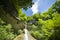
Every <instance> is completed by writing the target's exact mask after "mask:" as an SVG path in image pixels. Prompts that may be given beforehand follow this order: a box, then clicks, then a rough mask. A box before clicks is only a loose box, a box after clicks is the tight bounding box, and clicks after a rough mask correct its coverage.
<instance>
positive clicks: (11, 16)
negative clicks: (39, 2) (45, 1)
mask: <svg viewBox="0 0 60 40" xmlns="http://www.w3.org/2000/svg"><path fill="white" fill-rule="evenodd" d="M27 1H28V2H27ZM32 4H33V2H32V0H0V40H13V39H14V38H15V37H16V36H17V35H18V34H21V33H23V29H24V26H25V22H26V23H27V29H28V30H29V32H30V34H31V35H32V36H33V37H34V38H35V39H37V40H60V1H59V0H57V1H56V2H55V3H54V4H53V5H52V6H51V7H50V8H49V10H48V11H47V12H44V13H37V14H34V15H32V16H26V15H25V14H24V13H23V11H22V8H23V9H25V10H27V9H28V8H30V7H32Z"/></svg>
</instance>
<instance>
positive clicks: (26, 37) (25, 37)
mask: <svg viewBox="0 0 60 40" xmlns="http://www.w3.org/2000/svg"><path fill="white" fill-rule="evenodd" d="M24 31H25V34H24V40H28V31H27V29H26V28H25V29H24Z"/></svg>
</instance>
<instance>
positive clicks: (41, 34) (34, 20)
mask: <svg viewBox="0 0 60 40" xmlns="http://www.w3.org/2000/svg"><path fill="white" fill-rule="evenodd" d="M29 19H30V20H28V23H29V25H28V27H29V28H28V29H29V31H30V33H31V35H32V36H33V37H35V38H36V39H37V40H60V1H56V2H55V3H54V4H53V5H52V7H50V8H49V10H48V11H47V12H44V13H37V14H34V15H33V16H31V17H29Z"/></svg>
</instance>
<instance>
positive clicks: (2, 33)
mask: <svg viewBox="0 0 60 40" xmlns="http://www.w3.org/2000/svg"><path fill="white" fill-rule="evenodd" d="M11 28H12V27H11V25H10V24H8V25H5V22H4V21H2V20H1V19H0V40H13V39H14V37H15V35H14V34H13V32H12V29H11Z"/></svg>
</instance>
